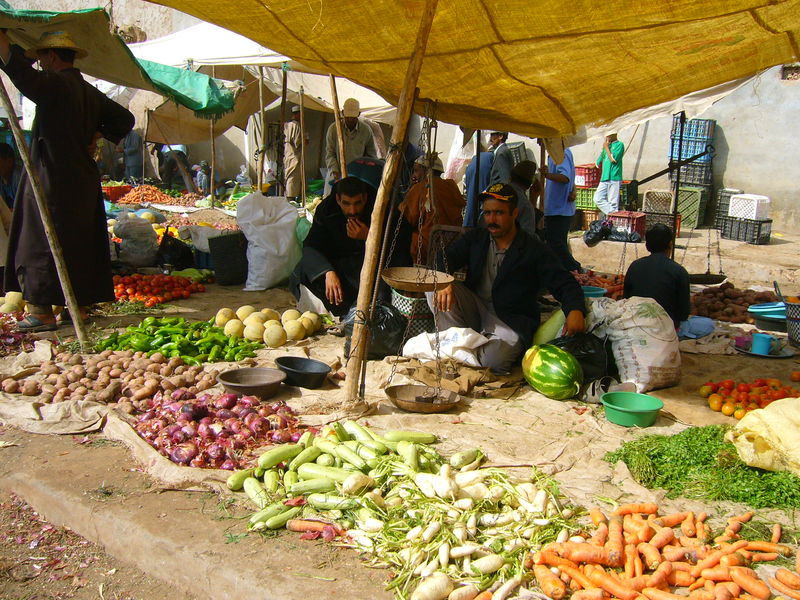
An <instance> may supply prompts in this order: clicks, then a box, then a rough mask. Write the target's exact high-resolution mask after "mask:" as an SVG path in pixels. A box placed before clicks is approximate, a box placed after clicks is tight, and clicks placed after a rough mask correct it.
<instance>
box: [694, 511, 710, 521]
mask: <svg viewBox="0 0 800 600" xmlns="http://www.w3.org/2000/svg"><path fill="white" fill-rule="evenodd" d="M707 518H708V513H707V512H699V513H697V517H695V519H694V520H695V521H699V522H700V523H704V522H705V520H706V519H707Z"/></svg>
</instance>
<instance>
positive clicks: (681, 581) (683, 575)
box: [665, 563, 695, 587]
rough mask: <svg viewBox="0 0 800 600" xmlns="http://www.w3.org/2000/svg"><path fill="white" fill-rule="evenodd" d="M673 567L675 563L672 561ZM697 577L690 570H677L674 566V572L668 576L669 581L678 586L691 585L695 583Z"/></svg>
mask: <svg viewBox="0 0 800 600" xmlns="http://www.w3.org/2000/svg"><path fill="white" fill-rule="evenodd" d="M665 564H668V563H665ZM671 564H672V565H673V567H674V566H675V563H671ZM694 581H695V579H694V577H692V575H691V574H690V573H689V572H688V571H676V570H675V569H674V568H673V570H672V573H670V574H669V577H667V583H669V584H670V585H674V586H677V587H689V586H690V585H692V584H693V583H694Z"/></svg>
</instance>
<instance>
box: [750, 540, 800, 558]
mask: <svg viewBox="0 0 800 600" xmlns="http://www.w3.org/2000/svg"><path fill="white" fill-rule="evenodd" d="M744 549H745V550H751V551H754V552H777V553H778V554H783V555H784V556H791V555H792V549H791V548H789V546H784V545H783V544H773V543H772V542H747V545H746V546H745V547H744Z"/></svg>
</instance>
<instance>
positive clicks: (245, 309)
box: [236, 304, 256, 321]
mask: <svg viewBox="0 0 800 600" xmlns="http://www.w3.org/2000/svg"><path fill="white" fill-rule="evenodd" d="M254 312H256V309H255V308H254V307H252V306H250V305H249V304H245V305H244V306H240V307H239V308H237V309H236V318H237V319H239V320H240V321H244V320H245V319H246V318H247V317H249V316H250V315H251V314H253V313H254Z"/></svg>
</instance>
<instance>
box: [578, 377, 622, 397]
mask: <svg viewBox="0 0 800 600" xmlns="http://www.w3.org/2000/svg"><path fill="white" fill-rule="evenodd" d="M618 384H619V382H618V381H617V380H616V379H614V378H613V377H609V376H607V375H606V376H605V377H601V378H600V379H595V380H594V381H590V382H589V383H588V385H587V386H586V389H585V390H584V391H583V396H582V397H581V400H583V401H584V402H588V403H589V404H600V398H601V397H602V396H603V394H605V393H606V392H608V391H610V390H611V388H613V387H615V386H616V385H618Z"/></svg>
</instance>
